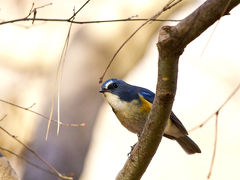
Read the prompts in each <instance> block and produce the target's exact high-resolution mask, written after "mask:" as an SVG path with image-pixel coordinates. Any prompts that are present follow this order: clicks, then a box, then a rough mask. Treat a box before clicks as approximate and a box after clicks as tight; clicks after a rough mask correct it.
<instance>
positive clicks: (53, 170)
mask: <svg viewBox="0 0 240 180" xmlns="http://www.w3.org/2000/svg"><path fill="white" fill-rule="evenodd" d="M0 129H1V130H2V131H3V132H5V133H6V134H7V135H8V136H10V137H12V138H13V139H14V140H15V141H17V142H18V143H19V144H21V145H22V146H23V147H24V148H25V149H27V150H28V151H29V152H31V153H32V154H33V155H34V156H35V157H36V158H37V159H39V160H40V161H41V162H42V163H43V164H45V165H46V166H47V167H48V168H49V169H50V170H51V171H52V172H53V173H55V174H56V175H57V176H58V177H60V178H62V179H73V178H72V177H69V176H64V175H62V174H61V173H60V172H58V171H57V170H56V169H55V168H54V167H53V166H52V165H51V164H49V163H48V162H47V161H45V160H44V159H43V158H42V157H41V156H40V155H39V154H38V153H37V152H35V151H34V150H32V149H31V148H30V147H28V146H27V145H26V144H24V143H23V142H22V141H20V140H19V139H18V138H17V137H16V136H14V135H12V134H11V133H9V132H8V131H7V130H6V129H4V128H3V127H1V126H0Z"/></svg>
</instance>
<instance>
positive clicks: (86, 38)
mask: <svg viewBox="0 0 240 180" xmlns="http://www.w3.org/2000/svg"><path fill="white" fill-rule="evenodd" d="M166 2H167V1H165V0H164V1H161V2H159V1H154V0H138V1H136V0H131V1H129V0H121V1H110V0H102V1H90V2H89V3H88V4H87V6H86V7H85V8H84V9H83V10H82V11H81V12H80V13H79V14H78V15H77V17H76V20H78V21H88V20H109V19H118V18H129V17H132V16H135V15H138V18H148V17H151V16H152V15H153V14H155V13H156V12H158V11H159V10H160V9H161V8H162V7H163V6H164V4H165V3H166ZM203 2H204V1H202V0H196V1H191V0H188V1H184V2H182V3H181V4H180V5H178V6H176V7H174V8H173V9H172V10H170V11H168V12H166V13H164V14H163V15H162V16H161V17H160V18H161V19H182V18H184V17H185V16H187V15H188V14H189V13H190V12H192V11H193V10H194V9H196V8H197V7H198V6H199V5H200V4H202V3H203ZM32 3H33V1H30V0H21V1H18V0H11V1H0V21H7V20H12V19H17V18H23V17H26V16H27V15H28V14H29V11H30V9H31V6H32ZM34 3H35V7H39V6H42V5H45V4H48V3H52V5H50V6H46V7H44V8H41V9H38V11H37V16H36V17H38V18H40V17H41V18H58V19H61V18H64V19H65V18H69V17H71V16H72V13H73V8H74V6H75V8H76V9H78V8H80V7H81V5H82V4H84V3H85V1H82V0H78V1H77V0H69V1H63V0H58V1H56V0H53V1H47V0H41V1H40V0H36V1H34ZM239 17H240V11H239V7H237V8H235V9H234V10H233V11H232V12H231V15H230V16H225V17H224V18H222V19H221V21H220V23H219V24H218V26H217V28H216V30H215V32H214V34H213V36H211V33H212V32H213V30H214V26H216V24H215V25H214V26H213V27H210V28H209V29H208V30H207V31H206V32H204V33H203V34H202V35H201V36H200V37H199V38H197V39H196V40H195V41H194V42H192V43H191V44H189V45H188V46H187V48H186V49H185V52H184V53H183V55H182V56H181V59H180V63H179V78H178V88H177V95H176V98H175V102H174V106H173V111H174V112H175V114H176V115H177V116H178V117H179V119H180V120H181V121H182V123H183V124H184V125H185V127H186V128H187V129H191V128H192V127H194V126H196V125H198V124H200V123H201V122H202V121H204V120H205V119H206V118H207V117H208V116H209V115H211V114H212V113H213V112H215V111H216V110H217V108H218V107H219V106H220V105H221V104H222V103H223V102H224V101H225V100H226V98H227V97H228V96H229V95H230V94H231V92H232V91H233V90H234V88H235V87H236V86H237V85H238V83H239V82H240V73H239V69H240V62H239V60H240V54H239V41H240V37H239V35H238V34H239V32H240V24H239ZM141 23H142V22H118V23H98V24H81V25H80V24H78V25H77V24H73V27H72V30H71V35H70V43H69V47H68V50H67V55H66V62H65V65H64V73H63V79H62V83H61V111H60V112H61V121H63V122H65V123H82V122H83V123H86V126H85V127H64V126H61V128H60V133H59V135H58V136H57V134H56V125H55V124H54V123H52V124H51V128H50V134H49V138H48V141H45V134H46V129H47V120H45V119H43V118H41V117H39V116H36V115H34V114H32V113H30V112H27V111H24V110H22V109H17V108H16V107H13V106H10V105H8V104H5V103H2V102H0V118H1V117H3V116H4V115H5V114H7V117H6V118H5V119H4V120H3V121H1V122H0V126H1V127H4V128H5V129H7V130H8V131H9V132H11V133H12V134H14V135H15V136H17V137H18V138H19V139H21V140H22V141H23V142H24V143H26V144H28V145H29V146H30V147H31V148H32V149H34V150H35V151H36V152H37V153H39V154H40V155H41V156H42V157H43V158H44V159H45V160H46V161H47V162H49V163H50V164H52V165H53V166H54V167H55V168H56V169H57V170H58V171H59V172H61V173H63V174H65V175H74V177H75V179H80V180H96V179H114V178H115V177H116V175H117V173H118V172H119V171H120V169H121V168H122V167H123V165H124V163H125V161H126V159H127V153H128V152H129V151H130V146H131V145H133V144H134V143H136V142H137V137H136V135H134V134H132V133H130V132H128V131H127V130H126V129H125V128H123V127H122V126H121V124H120V123H119V122H118V120H117V119H116V117H115V116H114V114H113V112H112V111H111V108H110V107H109V106H108V105H107V104H106V103H105V102H104V99H103V97H102V96H101V94H99V93H98V90H99V88H100V84H98V80H99V77H100V76H101V75H102V73H103V71H104V70H105V68H106V66H107V64H108V62H109V60H110V59H111V57H112V56H113V54H114V53H115V52H116V50H117V48H118V47H119V46H120V45H121V44H122V42H123V41H124V40H126V38H127V37H128V36H129V35H130V34H131V33H132V32H133V31H134V30H135V29H136V28H137V27H138V26H139V25H140V24H141ZM166 24H168V25H174V24H176V22H175V23H173V22H171V23H170V22H167V23H166ZM69 25H70V24H68V23H65V22H40V21H35V22H34V25H32V22H30V21H29V22H17V23H14V24H13V23H10V24H5V25H0V76H1V84H0V99H3V100H6V101H9V102H13V103H15V104H18V105H21V106H23V107H30V106H31V105H32V104H34V103H35V105H34V106H33V107H32V108H31V110H34V111H37V112H39V113H41V114H44V115H46V116H48V115H49V113H50V107H51V98H52V93H53V89H54V84H55V76H56V71H57V65H58V61H59V59H60V56H61V52H62V49H63V46H64V42H65V39H66V36H67V32H68V28H69ZM162 25H163V24H162V23H160V22H152V23H150V24H149V25H147V26H145V27H144V28H143V29H142V30H141V31H140V32H138V33H137V34H136V36H135V37H134V38H133V39H132V40H131V41H130V42H129V43H128V44H127V45H126V46H125V47H124V48H123V49H122V51H121V52H120V53H119V54H118V56H117V57H116V59H115V61H114V62H113V64H112V66H111V67H110V69H109V71H108V73H107V75H106V77H105V79H104V80H106V79H108V78H113V77H114V78H119V79H124V80H125V81H127V82H128V83H131V84H135V85H139V86H143V87H146V88H148V89H151V90H152V91H155V86H156V80H157V60H158V52H157V48H156V43H157V36H158V30H159V28H160V27H161V26H162ZM210 37H211V40H210V42H209V43H207V42H208V40H209V38H210ZM205 47H206V49H205ZM204 49H205V50H204ZM239 102H240V93H239V92H238V93H237V94H236V95H235V96H234V97H233V98H232V99H231V100H230V101H229V103H228V104H227V105H226V106H225V107H224V108H223V109H222V111H221V112H220V114H219V133H218V142H217V153H216V158H215V164H214V167H213V174H212V177H211V179H215V180H219V179H222V180H223V179H232V180H235V179H236V180H237V179H240V172H239V165H238V162H239V161H240V141H239V138H240V133H239V125H240V121H239V116H240V111H239ZM56 112H57V109H56V108H55V109H54V116H53V118H54V119H56V118H57V113H56ZM214 129H215V126H214V118H212V119H211V120H210V121H209V123H208V124H206V125H205V126H204V127H202V128H200V129H197V130H195V131H193V132H191V133H190V137H191V138H192V139H193V140H194V141H195V142H196V143H197V144H198V145H199V147H200V148H201V150H202V153H201V154H199V155H192V156H189V155H187V154H185V152H184V151H182V149H181V148H180V147H179V145H178V144H177V143H176V142H174V141H170V140H168V139H165V138H164V139H163V140H162V143H161V144H160V147H159V149H158V151H157V153H156V155H155V156H154V158H153V160H152V162H151V164H150V166H149V167H148V169H147V171H146V173H145V174H144V176H143V178H142V179H145V180H147V179H167V180H168V179H169V180H170V179H176V178H178V179H184V180H192V179H196V180H197V179H199V180H202V179H206V177H207V174H208V170H209V167H210V162H211V158H212V152H213V147H214V133H215V131H214ZM0 137H1V138H0V146H1V147H5V148H8V149H10V150H12V151H14V152H16V153H18V154H21V155H23V156H25V157H26V158H27V159H28V160H31V161H33V162H35V163H37V164H39V165H41V163H40V162H39V161H37V160H36V158H34V156H32V155H31V154H30V153H28V152H26V150H25V149H24V148H23V147H22V146H21V145H19V144H18V143H16V142H15V141H14V140H12V139H11V138H10V137H8V136H6V134H4V133H3V132H2V131H0ZM1 152H2V153H3V154H4V155H5V156H6V157H7V158H8V159H9V160H10V163H11V164H12V166H13V168H14V169H15V170H16V172H17V174H18V176H19V177H20V178H21V179H24V180H32V179H34V180H42V179H48V180H55V179H58V178H57V177H56V176H53V175H50V174H47V173H46V172H43V171H41V170H39V169H37V168H35V167H32V166H30V165H28V164H26V163H24V162H23V161H21V160H20V159H18V158H16V157H15V156H13V155H11V154H8V153H6V152H4V151H1Z"/></svg>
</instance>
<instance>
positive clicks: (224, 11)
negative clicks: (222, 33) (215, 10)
mask: <svg viewBox="0 0 240 180" xmlns="http://www.w3.org/2000/svg"><path fill="white" fill-rule="evenodd" d="M230 2H231V0H229V1H228V3H227V5H226V7H225V9H224V10H223V12H222V15H221V16H223V15H224V14H225V13H226V10H227V8H228V6H229V5H230ZM219 22H220V20H218V21H217V23H216V26H215V27H214V29H213V31H212V33H211V35H210V37H209V39H208V41H207V43H206V45H205V47H204V48H203V51H202V53H201V57H202V56H203V53H204V52H205V50H206V49H207V47H208V44H209V42H210V40H211V39H212V37H213V33H214V32H215V31H216V29H217V27H218V25H219Z"/></svg>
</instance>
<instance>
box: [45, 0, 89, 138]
mask: <svg viewBox="0 0 240 180" xmlns="http://www.w3.org/2000/svg"><path fill="white" fill-rule="evenodd" d="M89 1H90V0H88V1H86V3H84V4H83V6H82V7H80V8H79V9H78V10H77V12H75V8H74V12H73V16H72V17H70V18H69V20H74V19H75V16H76V15H77V14H78V13H79V12H80V10H82V9H83V7H85V5H86V4H87V3H88V2H89ZM71 28H72V23H71V24H70V27H69V30H68V34H67V38H66V41H65V43H64V47H63V50H62V53H61V57H60V61H59V63H58V67H57V73H56V80H55V84H54V91H53V96H52V101H51V108H50V115H49V119H48V126H47V132H46V137H45V139H46V140H47V139H48V134H49V129H50V125H51V121H52V116H53V108H54V101H55V97H56V93H57V100H58V101H57V102H58V118H57V119H58V121H57V122H58V125H57V135H58V133H59V128H60V83H61V78H62V73H61V72H62V71H63V66H64V62H65V60H64V59H65V56H66V52H67V47H68V42H69V37H70V32H71ZM59 76H60V80H59Z"/></svg>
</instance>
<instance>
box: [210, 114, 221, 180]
mask: <svg viewBox="0 0 240 180" xmlns="http://www.w3.org/2000/svg"><path fill="white" fill-rule="evenodd" d="M218 114H219V111H217V112H216V120H215V140H214V149H213V155H212V161H211V165H210V168H209V172H208V176H207V179H210V177H211V175H212V170H213V164H214V162H215V156H216V151H217V137H218Z"/></svg>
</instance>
